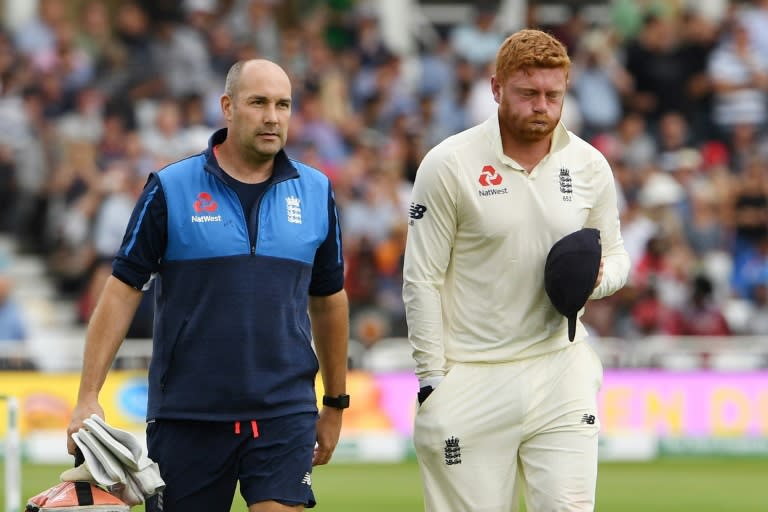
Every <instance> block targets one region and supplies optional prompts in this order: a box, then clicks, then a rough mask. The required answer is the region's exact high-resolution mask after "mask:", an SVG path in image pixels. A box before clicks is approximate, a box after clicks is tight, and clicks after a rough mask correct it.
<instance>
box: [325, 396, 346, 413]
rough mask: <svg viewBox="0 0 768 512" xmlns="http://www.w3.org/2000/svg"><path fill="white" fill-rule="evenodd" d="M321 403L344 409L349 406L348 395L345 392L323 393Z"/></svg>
mask: <svg viewBox="0 0 768 512" xmlns="http://www.w3.org/2000/svg"><path fill="white" fill-rule="evenodd" d="M323 405H325V406H327V407H333V408H334V409H346V408H347V407H349V395H347V394H346V393H345V394H342V395H339V396H328V395H323Z"/></svg>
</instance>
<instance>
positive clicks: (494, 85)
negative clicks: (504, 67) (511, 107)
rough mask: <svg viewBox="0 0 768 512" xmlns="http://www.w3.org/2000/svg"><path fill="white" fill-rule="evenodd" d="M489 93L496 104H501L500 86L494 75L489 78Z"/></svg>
mask: <svg viewBox="0 0 768 512" xmlns="http://www.w3.org/2000/svg"><path fill="white" fill-rule="evenodd" d="M491 93H492V94H493V99H494V100H496V103H500V102H501V84H500V83H499V81H498V80H497V79H496V75H493V76H491Z"/></svg>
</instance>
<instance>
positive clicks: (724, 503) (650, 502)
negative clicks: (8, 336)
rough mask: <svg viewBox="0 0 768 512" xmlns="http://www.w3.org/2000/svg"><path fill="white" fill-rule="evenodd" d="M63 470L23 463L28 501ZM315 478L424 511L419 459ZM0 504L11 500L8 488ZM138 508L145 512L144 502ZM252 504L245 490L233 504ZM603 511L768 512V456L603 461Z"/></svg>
mask: <svg viewBox="0 0 768 512" xmlns="http://www.w3.org/2000/svg"><path fill="white" fill-rule="evenodd" d="M64 469H66V467H65V466H54V465H31V464H25V465H24V467H23V469H22V472H23V496H22V498H23V501H26V499H27V498H28V497H30V496H32V495H34V494H36V493H38V492H40V491H42V490H44V489H46V488H48V487H50V486H52V485H53V484H55V483H56V482H57V481H58V475H59V473H61V471H63V470H64ZM0 475H2V469H0ZM312 480H313V487H314V488H315V494H316V496H317V499H318V506H317V508H316V510H328V511H333V512H352V511H354V512H358V511H361V510H364V511H366V512H384V511H387V512H390V511H395V510H396V511H398V512H418V511H420V510H422V503H421V489H420V481H419V474H418V468H417V466H416V464H415V463H414V462H407V463H403V464H391V465H390V464H330V465H328V466H323V467H320V468H316V469H315V471H314V473H313V475H312ZM2 481H4V480H3V479H2V478H0V482H2ZM0 503H2V504H4V503H5V497H4V488H2V487H0ZM133 510H134V511H135V512H141V511H142V510H143V507H135V508H134V509H133ZM246 510H247V509H246V507H245V505H243V504H242V503H241V500H240V498H239V496H238V497H237V498H236V500H235V505H234V506H233V507H232V511H236V512H246ZM596 510H598V511H609V512H614V511H616V512H648V511H651V510H652V511H654V512H665V511H668V512H673V511H674V512H681V511H695V512H724V511H729V512H730V511H733V512H765V511H768V460H766V459H759V458H750V459H734V458H718V459H711V458H686V459H671V458H670V459H660V460H657V461H655V462H652V463H617V462H611V463H603V464H601V466H600V473H599V478H598V492H597V508H596ZM6 512H15V511H6ZM467 512H471V511H467Z"/></svg>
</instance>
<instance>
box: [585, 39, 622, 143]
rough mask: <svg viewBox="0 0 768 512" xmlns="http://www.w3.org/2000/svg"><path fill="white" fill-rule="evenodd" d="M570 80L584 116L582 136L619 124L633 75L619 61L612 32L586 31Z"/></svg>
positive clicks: (591, 134)
mask: <svg viewBox="0 0 768 512" xmlns="http://www.w3.org/2000/svg"><path fill="white" fill-rule="evenodd" d="M570 80H571V87H572V90H573V94H574V97H575V99H576V102H577V104H578V106H579V110H580V111H581V114H582V117H583V128H582V133H581V137H582V138H585V139H586V140H591V139H592V137H593V136H594V135H597V134H599V133H603V132H606V131H612V130H613V129H614V128H616V126H617V125H618V124H619V123H620V121H621V119H622V114H623V106H622V98H624V97H626V95H627V94H628V93H629V91H630V90H631V88H632V77H631V76H630V75H629V73H627V71H626V69H624V67H623V65H622V64H621V63H620V62H619V60H618V58H617V56H616V54H615V49H614V47H613V41H612V38H611V34H610V33H608V32H607V31H604V30H592V31H591V32H589V33H587V34H586V35H585V37H584V38H583V39H582V40H581V45H580V46H579V47H578V49H577V51H576V54H575V59H574V68H573V71H572V76H571V79H570Z"/></svg>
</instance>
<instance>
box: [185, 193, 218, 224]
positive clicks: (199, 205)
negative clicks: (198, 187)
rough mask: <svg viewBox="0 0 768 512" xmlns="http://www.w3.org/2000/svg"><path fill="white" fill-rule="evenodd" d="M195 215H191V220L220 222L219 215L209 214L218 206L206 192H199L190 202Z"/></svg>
mask: <svg viewBox="0 0 768 512" xmlns="http://www.w3.org/2000/svg"><path fill="white" fill-rule="evenodd" d="M192 208H194V210H195V213H196V214H197V215H192V222H221V215H210V214H211V213H213V212H215V211H216V210H218V208H219V204H218V203H217V202H216V201H214V200H213V197H211V194H209V193H208V192H200V193H199V194H197V198H196V199H195V201H194V203H192Z"/></svg>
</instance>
